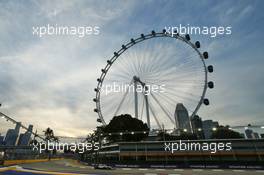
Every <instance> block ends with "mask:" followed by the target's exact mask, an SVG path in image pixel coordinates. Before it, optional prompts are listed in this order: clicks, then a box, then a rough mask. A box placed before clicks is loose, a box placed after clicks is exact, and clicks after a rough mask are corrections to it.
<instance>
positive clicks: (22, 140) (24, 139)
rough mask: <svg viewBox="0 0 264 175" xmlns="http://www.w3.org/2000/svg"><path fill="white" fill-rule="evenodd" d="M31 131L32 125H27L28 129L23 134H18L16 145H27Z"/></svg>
mask: <svg viewBox="0 0 264 175" xmlns="http://www.w3.org/2000/svg"><path fill="white" fill-rule="evenodd" d="M32 131H33V125H29V126H28V130H27V131H26V132H25V133H24V134H20V136H19V139H18V143H17V145H20V146H27V145H29V142H30V140H31V133H32Z"/></svg>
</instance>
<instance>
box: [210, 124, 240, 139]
mask: <svg viewBox="0 0 264 175" xmlns="http://www.w3.org/2000/svg"><path fill="white" fill-rule="evenodd" d="M211 138H212V139H239V138H243V137H242V136H241V135H240V134H239V133H238V132H236V131H233V130H231V129H229V127H228V126H219V127H218V128H217V130H216V131H214V132H213V134H212V136H211Z"/></svg>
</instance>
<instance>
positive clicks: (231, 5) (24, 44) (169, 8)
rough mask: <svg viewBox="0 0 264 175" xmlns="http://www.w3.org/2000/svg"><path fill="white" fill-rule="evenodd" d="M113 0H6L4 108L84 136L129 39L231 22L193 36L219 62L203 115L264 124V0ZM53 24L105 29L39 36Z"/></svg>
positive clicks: (1, 57)
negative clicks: (220, 31)
mask: <svg viewBox="0 0 264 175" xmlns="http://www.w3.org/2000/svg"><path fill="white" fill-rule="evenodd" d="M113 2H114V1H111V3H110V2H108V1H104V3H100V4H98V3H99V2H96V1H90V2H85V1H71V2H67V1H64V2H63V3H61V2H59V1H55V2H54V3H53V2H52V1H46V2H37V1H28V2H26V3H24V4H15V3H13V2H0V4H1V6H3V7H5V8H3V10H1V12H0V19H1V23H0V30H1V33H0V39H1V41H0V50H1V54H0V63H1V74H0V90H1V92H2V96H1V98H0V100H1V101H0V102H1V103H2V104H3V105H2V107H1V108H0V110H1V111H2V112H4V113H6V114H8V115H10V116H12V117H14V118H15V119H16V120H17V121H21V122H22V123H23V124H25V125H28V124H33V125H34V127H35V128H37V129H38V130H40V131H42V130H44V129H46V128H47V127H51V128H52V129H54V130H55V132H56V133H57V134H58V135H68V136H84V135H86V134H87V133H88V132H91V131H92V130H93V129H95V127H96V126H97V125H98V123H97V122H96V119H97V117H98V116H97V114H96V113H94V112H93V109H94V103H93V101H92V99H93V98H94V96H95V93H94V91H93V89H94V88H95V87H96V79H97V78H98V76H99V75H100V71H101V68H102V67H103V66H104V65H105V63H106V60H107V59H109V58H110V57H111V56H112V55H113V52H114V51H116V50H117V49H119V48H120V47H121V44H122V43H124V42H127V41H129V40H130V38H132V37H137V36H139V35H140V34H141V33H145V32H151V30H153V29H155V30H157V31H161V30H162V29H163V28H164V27H166V26H176V25H179V24H182V25H187V24H189V25H195V26H209V27H210V26H231V27H232V34H231V35H225V36H216V37H215V38H212V37H210V36H206V35H191V39H192V40H193V41H195V40H199V41H201V44H202V46H201V48H202V49H203V50H206V51H208V52H209V56H210V57H209V60H208V62H209V64H213V65H214V67H215V73H214V74H213V75H210V79H212V80H213V81H214V82H215V89H214V90H212V91H208V93H207V97H208V98H209V99H210V103H211V104H210V105H209V106H208V107H206V106H202V108H201V109H200V110H199V111H198V115H199V116H200V117H202V118H203V119H204V120H205V119H211V120H216V121H219V122H220V123H221V124H223V125H225V124H230V125H246V124H248V123H252V124H259V123H261V124H264V119H263V115H264V109H263V108H262V106H263V103H264V101H263V99H264V94H263V90H262V86H263V82H264V78H263V74H264V70H263V68H262V65H263V63H264V61H263V59H262V56H263V50H262V48H261V46H262V45H263V44H264V43H263V41H264V38H263V35H262V33H261V32H262V30H263V28H264V25H263V19H264V15H263V13H262V8H261V7H263V2H261V1H254V2H251V1H243V2H241V3H238V2H235V1H224V2H223V3H208V1H202V2H193V4H192V6H193V8H192V9H191V8H188V7H189V4H188V2H185V1H181V2H177V3H176V2H173V1H168V2H166V3H163V2H162V1H157V2H153V1H145V2H141V1H133V2H131V1H129V2H122V1H115V3H113ZM157 4H158V5H157ZM29 7H30V9H31V10H30V11H29V10H28V8H29ZM153 9H156V12H155V10H153ZM157 9H158V10H157ZM150 14H152V15H150ZM138 16H140V19H138V18H137V17H138ZM8 21H9V22H8ZM46 24H51V25H54V24H58V25H69V26H71V25H72V26H84V25H96V26H99V27H100V34H99V35H91V36H86V37H84V38H79V37H78V36H44V37H43V38H39V37H37V36H33V35H32V27H33V26H43V25H46ZM65 43H67V44H65ZM91 72H92V73H91ZM175 105H176V104H175ZM0 124H4V126H6V127H4V128H2V127H1V129H0V133H2V132H3V131H5V130H6V129H7V128H10V126H8V124H6V122H5V121H4V120H2V119H1V120H0Z"/></svg>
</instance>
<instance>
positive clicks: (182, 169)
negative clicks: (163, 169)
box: [174, 169, 184, 171]
mask: <svg viewBox="0 0 264 175" xmlns="http://www.w3.org/2000/svg"><path fill="white" fill-rule="evenodd" d="M174 171H184V169H174Z"/></svg>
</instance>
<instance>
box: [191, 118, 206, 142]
mask: <svg viewBox="0 0 264 175" xmlns="http://www.w3.org/2000/svg"><path fill="white" fill-rule="evenodd" d="M191 124H192V130H193V133H194V134H196V136H197V137H198V139H203V138H204V133H203V122H202V119H201V118H200V117H199V116H198V115H195V116H193V117H192V118H191Z"/></svg>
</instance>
